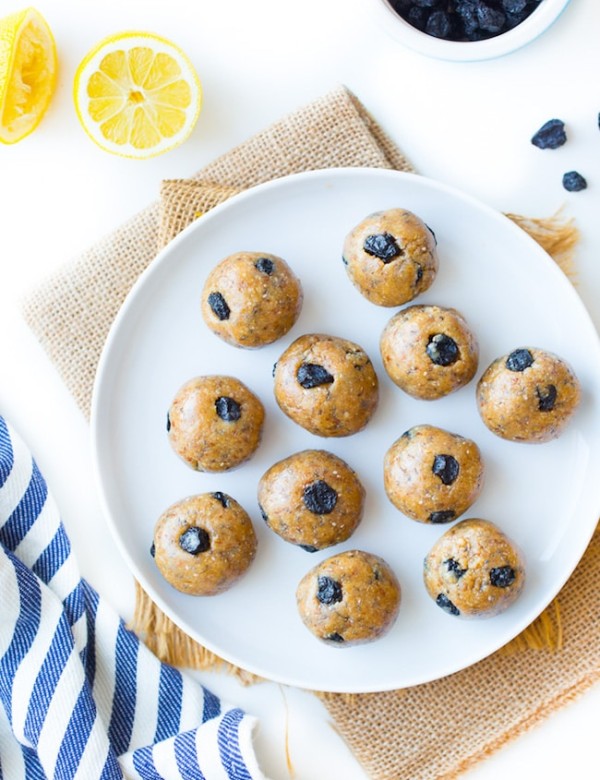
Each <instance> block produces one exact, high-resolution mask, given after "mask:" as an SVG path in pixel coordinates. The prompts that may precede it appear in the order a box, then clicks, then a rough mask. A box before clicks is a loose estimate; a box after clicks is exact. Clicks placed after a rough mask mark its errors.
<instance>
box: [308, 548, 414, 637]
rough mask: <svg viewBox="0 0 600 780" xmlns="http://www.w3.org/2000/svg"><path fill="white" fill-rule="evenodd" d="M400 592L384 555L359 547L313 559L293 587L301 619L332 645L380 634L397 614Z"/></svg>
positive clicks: (392, 621) (388, 626) (310, 629)
mask: <svg viewBox="0 0 600 780" xmlns="http://www.w3.org/2000/svg"><path fill="white" fill-rule="evenodd" d="M400 597H401V593H400V584H399V583H398V580H397V578H396V575H395V574H394V572H393V571H392V569H391V568H390V566H389V565H388V564H387V563H386V561H384V560H383V558H380V557H379V556H377V555H373V554H371V553H367V552H363V551H362V550H349V551H348V552H343V553H339V554H338V555H333V556H332V557H331V558H327V559H326V560H325V561H322V562H321V563H319V564H317V565H316V566H315V567H314V568H313V569H311V570H310V571H309V572H308V573H307V574H305V576H304V577H303V578H302V580H301V581H300V583H299V585H298V588H297V590H296V603H297V606H298V612H299V614H300V617H301V619H302V622H303V623H304V625H305V626H306V627H307V628H308V630H309V631H311V632H312V633H313V634H314V635H315V636H316V637H317V638H318V639H320V640H322V641H323V642H325V643H327V644H329V645H331V646H332V647H350V646H351V645H357V644H361V643H364V642H372V641H373V640H375V639H377V638H379V637H381V636H383V635H384V634H385V633H386V632H387V631H388V630H389V629H390V628H391V627H392V625H393V624H394V622H395V620H396V617H397V616H398V610H399V608H400Z"/></svg>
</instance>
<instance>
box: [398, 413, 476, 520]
mask: <svg viewBox="0 0 600 780" xmlns="http://www.w3.org/2000/svg"><path fill="white" fill-rule="evenodd" d="M383 475H384V487H385V492H386V494H387V496H388V498H389V499H390V501H391V502H392V504H394V506H395V507H396V508H397V509H399V510H400V511H401V512H402V513H403V514H405V515H406V516H407V517H410V518H411V519H412V520H417V521H418V522H420V523H434V524H439V523H448V522H451V521H452V520H455V519H456V518H457V517H460V515H462V514H463V513H464V512H466V511H467V509H468V508H469V507H470V506H472V504H473V503H474V502H475V501H476V499H477V497H478V496H479V494H480V493H481V489H482V487H483V477H484V466H483V460H482V457H481V453H480V451H479V447H478V446H477V445H476V444H475V442H474V441H471V440H470V439H466V438H464V437H463V436H459V435H458V434H456V433H451V432H450V431H445V430H443V429H442V428H437V427H435V426H433V425H416V426H414V427H413V428H411V429H410V430H408V431H406V433H404V434H403V435H402V436H401V437H400V438H399V439H397V440H396V441H395V442H394V443H393V444H392V446H391V447H390V448H389V450H388V451H387V453H386V455H385V458H384V466H383Z"/></svg>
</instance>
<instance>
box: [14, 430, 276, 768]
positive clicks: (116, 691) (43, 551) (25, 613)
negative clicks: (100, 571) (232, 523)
mask: <svg viewBox="0 0 600 780" xmlns="http://www.w3.org/2000/svg"><path fill="white" fill-rule="evenodd" d="M0 702H1V703H2V705H3V706H0V778H1V779H2V780H22V779H23V780H24V779H25V778H26V779H27V780H45V778H53V779H54V780H67V779H69V780H71V779H73V780H96V778H98V780H100V779H101V780H113V779H114V780H117V778H132V779H135V780H140V778H143V779H144V780H160V778H165V780H167V779H168V780H184V779H185V780H203V779H204V780H259V779H261V780H264V776H263V774H262V773H261V771H260V769H259V767H258V764H257V760H256V757H255V754H254V750H253V745H252V731H253V729H254V727H255V725H256V720H255V719H254V718H253V717H250V716H248V715H246V714H245V713H244V712H242V711H241V710H240V709H239V708H236V707H231V706H228V705H225V704H224V703H222V702H221V701H220V700H219V699H218V698H217V697H216V696H214V695H213V694H212V693H210V692H209V691H208V690H206V689H205V688H204V687H202V686H201V685H199V684H198V683H197V682H196V681H195V680H193V679H192V678H191V677H188V676H186V675H185V674H182V673H181V672H180V671H178V670H177V669H174V668H173V667H170V666H167V665H166V664H163V663H161V662H160V661H159V660H158V659H157V658H156V657H155V656H154V655H153V654H152V653H151V652H150V651H149V650H148V649H147V648H146V647H145V646H144V645H143V644H142V643H141V642H140V641H139V640H138V639H137V637H136V636H135V635H134V634H133V633H132V632H130V631H128V630H127V629H126V628H125V626H124V624H123V622H122V620H120V618H119V616H118V615H117V614H115V612H114V611H113V610H112V609H111V607H109V606H108V605H107V604H106V603H105V601H104V600H103V599H102V598H101V597H99V595H98V594H97V593H96V592H95V591H94V589H93V588H92V587H90V585H89V584H88V583H87V582H86V581H85V580H84V579H82V578H81V576H80V574H79V571H78V568H77V563H76V560H75V556H74V555H73V552H72V550H71V546H70V544H69V539H68V537H67V535H66V533H65V530H64V528H63V525H62V523H61V520H60V516H59V513H58V510H57V507H56V505H55V503H54V501H53V499H52V497H51V495H50V494H49V493H48V489H47V486H46V482H45V481H44V478H43V476H42V475H41V474H40V472H39V470H38V468H37V466H36V464H35V462H34V460H33V458H32V456H31V454H30V452H29V450H28V448H27V447H26V445H25V444H24V443H23V441H22V439H21V438H20V437H19V436H18V435H17V434H16V433H15V431H14V429H12V428H11V426H10V425H8V424H7V423H6V421H5V420H4V419H3V418H2V417H0Z"/></svg>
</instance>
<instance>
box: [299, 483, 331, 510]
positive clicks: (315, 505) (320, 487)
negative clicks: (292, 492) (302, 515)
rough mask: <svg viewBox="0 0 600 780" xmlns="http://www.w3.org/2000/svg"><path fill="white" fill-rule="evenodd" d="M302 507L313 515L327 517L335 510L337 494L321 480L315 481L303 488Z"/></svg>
mask: <svg viewBox="0 0 600 780" xmlns="http://www.w3.org/2000/svg"><path fill="white" fill-rule="evenodd" d="M302 500H303V501H304V506H305V507H306V508H307V509H308V511H309V512H312V513H313V514H315V515H328V514H330V513H331V512H333V510H334V509H335V505H336V504H337V500H338V494H337V492H336V491H335V490H334V489H333V488H332V487H331V485H328V484H327V482H325V480H323V479H317V480H315V482H311V483H310V485H307V486H306V487H305V488H304V494H303V496H302Z"/></svg>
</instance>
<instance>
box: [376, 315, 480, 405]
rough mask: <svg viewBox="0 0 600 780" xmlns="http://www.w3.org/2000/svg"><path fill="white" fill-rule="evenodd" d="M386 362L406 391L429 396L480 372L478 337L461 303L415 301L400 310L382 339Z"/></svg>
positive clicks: (440, 394) (428, 398)
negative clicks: (458, 305) (458, 307)
mask: <svg viewBox="0 0 600 780" xmlns="http://www.w3.org/2000/svg"><path fill="white" fill-rule="evenodd" d="M380 350H381V357H382V360H383V365H384V368H385V370H386V372H387V373H388V375H389V377H390V379H391V380H392V381H393V382H394V383H395V384H396V385H398V387H400V388H401V389H402V390H404V392H406V393H408V394H409V395H411V396H413V397H414V398H420V399H423V400H425V401H433V400H435V399H437V398H442V397H443V396H445V395H448V394H449V393H453V392H454V391H455V390H458V389H459V388H461V387H464V385H466V384H468V383H469V382H470V381H471V379H473V377H474V376H475V372H476V371H477V366H478V362H479V345H478V342H477V338H476V336H475V334H474V333H473V331H472V330H471V328H470V327H469V325H468V323H467V321H466V320H465V318H464V317H463V316H462V314H460V312H458V311H456V309H452V308H445V307H443V306H433V305H414V306H409V307H408V308H406V309H402V311H399V312H398V313H397V314H395V315H394V316H393V317H392V318H391V320H390V321H389V322H388V324H387V325H386V326H385V328H384V330H383V332H382V334H381V339H380Z"/></svg>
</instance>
